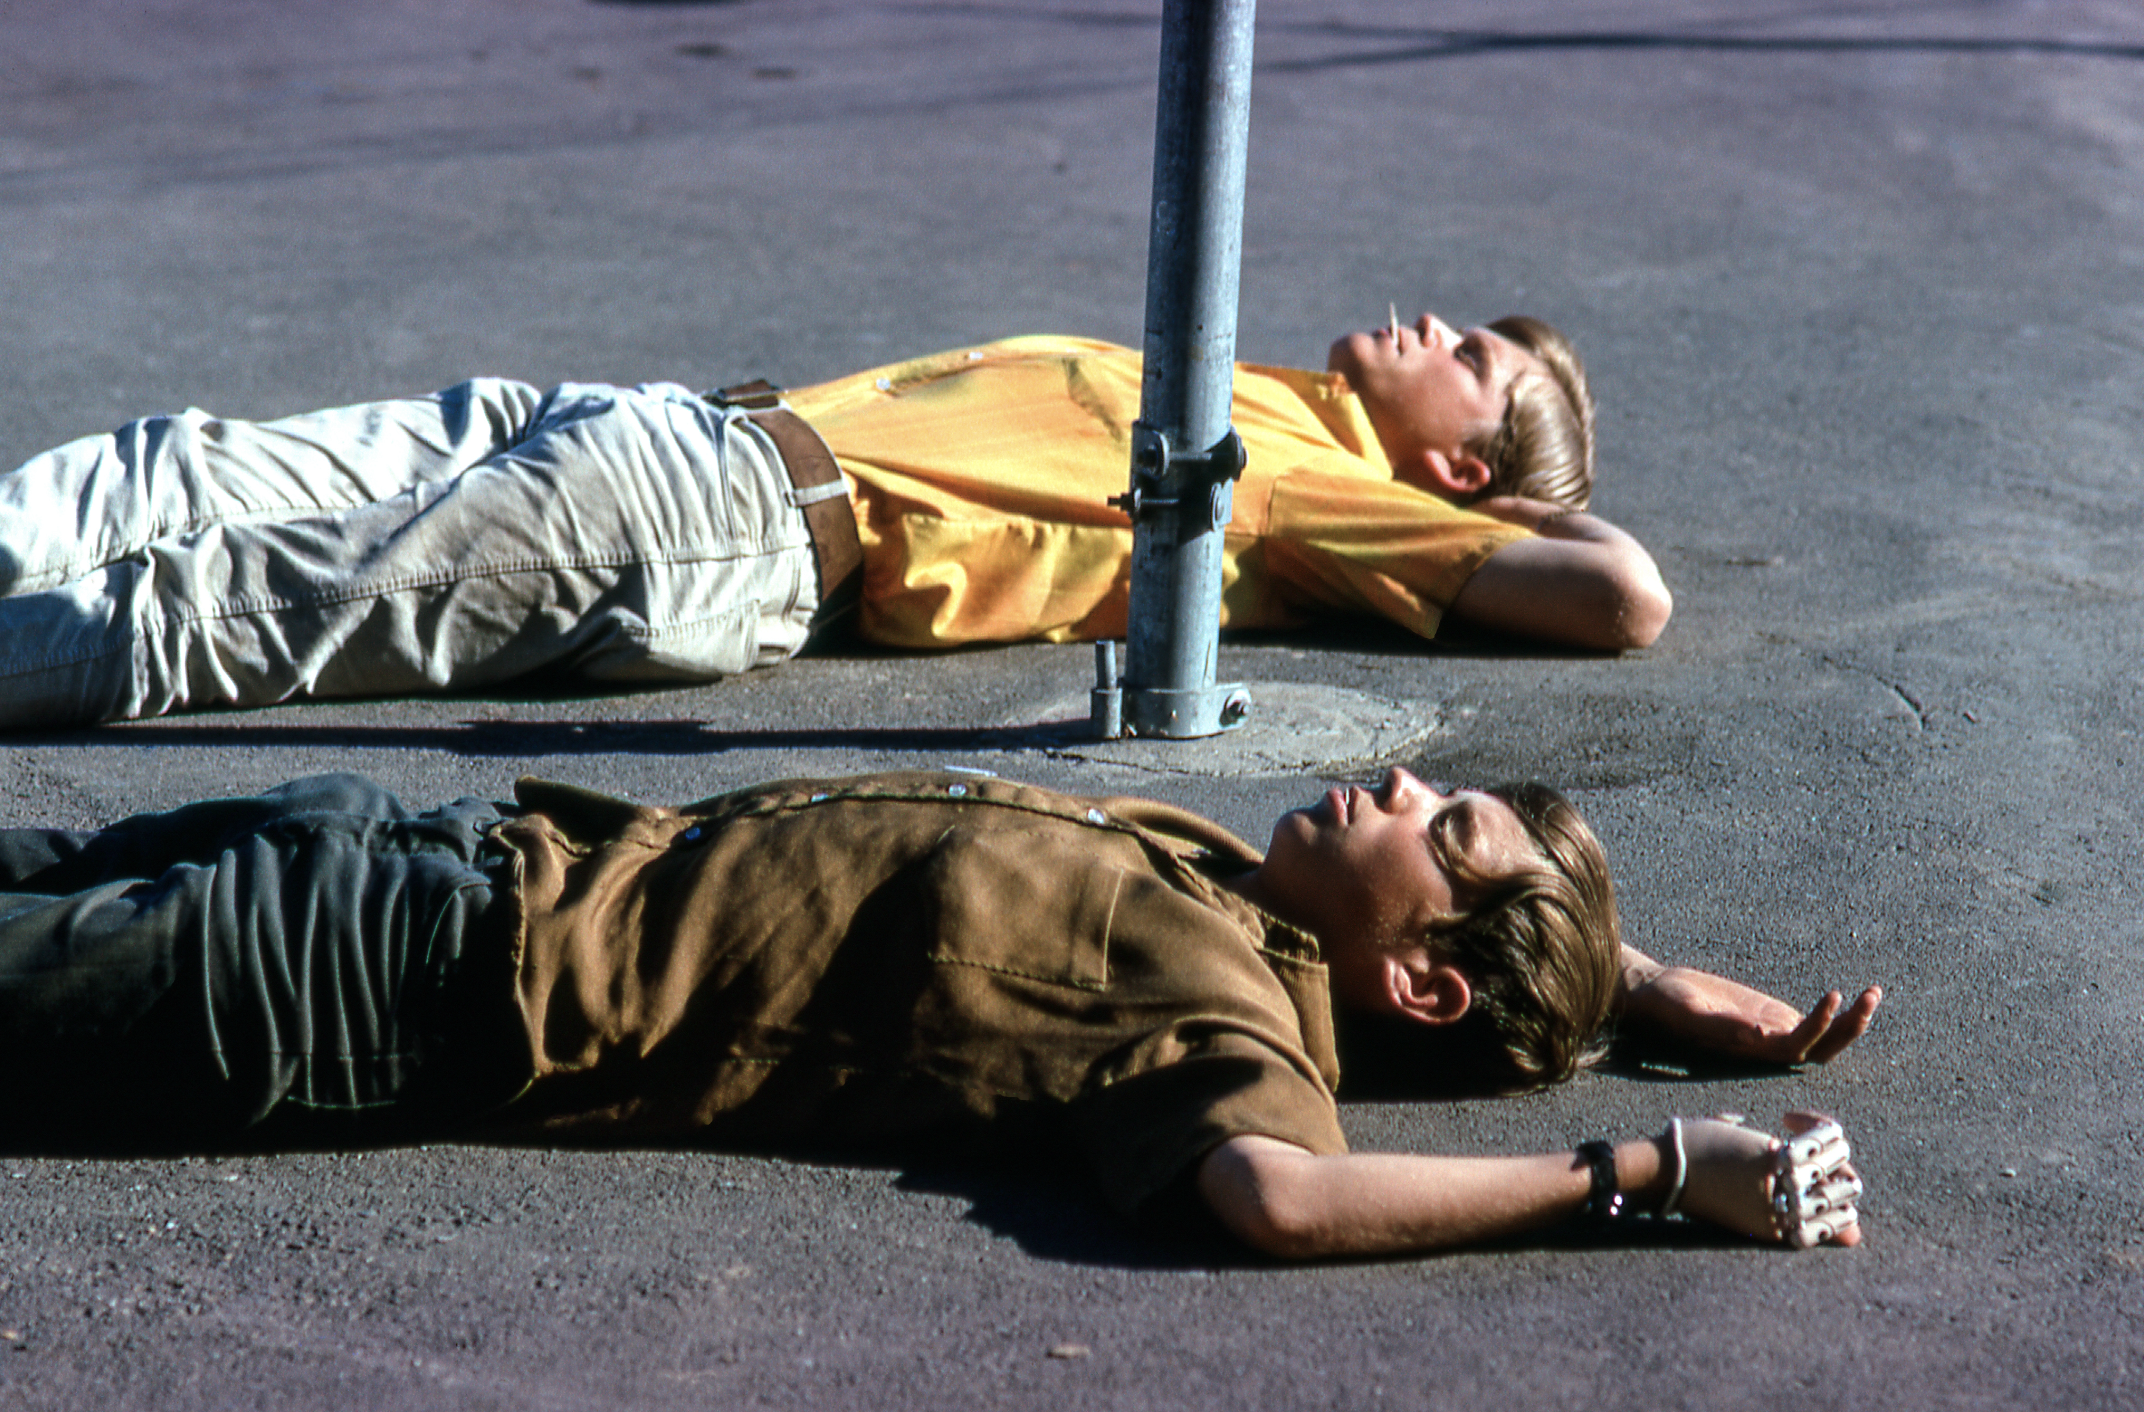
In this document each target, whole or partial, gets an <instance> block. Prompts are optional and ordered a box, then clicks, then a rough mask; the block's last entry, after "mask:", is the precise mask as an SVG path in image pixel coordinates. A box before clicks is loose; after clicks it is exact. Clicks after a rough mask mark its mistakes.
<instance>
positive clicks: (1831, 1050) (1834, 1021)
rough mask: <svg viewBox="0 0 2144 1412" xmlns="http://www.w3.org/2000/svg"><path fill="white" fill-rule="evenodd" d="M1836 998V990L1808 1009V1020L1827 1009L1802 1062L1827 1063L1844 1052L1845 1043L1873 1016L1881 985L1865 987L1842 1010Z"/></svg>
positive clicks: (1862, 1030)
mask: <svg viewBox="0 0 2144 1412" xmlns="http://www.w3.org/2000/svg"><path fill="white" fill-rule="evenodd" d="M1838 1001H1839V993H1838V992H1837V991H1833V992H1831V993H1830V994H1829V995H1827V996H1825V997H1824V999H1823V1000H1822V1001H1820V1002H1819V1003H1818V1005H1817V1008H1816V1009H1815V1010H1813V1011H1811V1012H1810V1016H1809V1018H1810V1019H1812V1020H1813V1019H1815V1018H1816V1017H1817V1016H1818V1015H1821V1014H1825V1012H1826V1011H1829V1012H1830V1014H1829V1015H1828V1016H1827V1017H1826V1019H1825V1022H1824V1029H1823V1031H1822V1032H1821V1034H1820V1035H1819V1036H1818V1037H1817V1038H1816V1039H1815V1040H1814V1042H1813V1043H1812V1044H1811V1045H1810V1047H1809V1050H1808V1052H1807V1054H1806V1056H1805V1058H1804V1060H1803V1062H1805V1063H1810V1064H1825V1063H1829V1062H1830V1061H1831V1060H1832V1059H1833V1058H1835V1057H1836V1056H1837V1055H1838V1054H1840V1053H1841V1052H1842V1051H1844V1050H1845V1048H1846V1047H1847V1046H1848V1045H1850V1044H1852V1043H1853V1042H1854V1041H1855V1040H1857V1039H1859V1038H1861V1036H1862V1035H1863V1034H1865V1033H1867V1032H1868V1027H1869V1021H1870V1020H1872V1019H1874V1018H1875V1017H1876V1007H1877V1006H1878V1005H1881V1004H1882V1003H1883V987H1882V986H1875V985H1872V986H1870V987H1869V988H1868V989H1867V990H1864V991H1862V992H1861V994H1860V995H1859V996H1857V997H1856V998H1855V1000H1854V1003H1853V1004H1852V1005H1850V1006H1848V1007H1847V1008H1846V1009H1845V1010H1844V1011H1843V1012H1842V1011H1840V1009H1839V1007H1838ZM1803 1025H1804V1027H1806V1025H1807V1021H1804V1022H1803ZM1800 1033H1801V1029H1800V1028H1797V1029H1796V1031H1795V1034H1796V1035H1797V1036H1799V1035H1800Z"/></svg>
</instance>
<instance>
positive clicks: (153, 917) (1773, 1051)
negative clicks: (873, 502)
mask: <svg viewBox="0 0 2144 1412" xmlns="http://www.w3.org/2000/svg"><path fill="white" fill-rule="evenodd" d="M516 796H517V803H515V804H513V805H507V806H494V805H488V804H482V803H479V802H477V801H474V800H463V801H461V802H459V803H457V804H453V805H449V806H447V807H445V808H442V809H438V810H434V811H432V812H430V813H425V814H414V813H412V812H410V811H409V810H407V809H405V808H404V807H403V806H402V805H401V804H400V803H398V802H397V801H396V800H395V799H394V798H393V797H392V796H390V795H388V794H386V793H385V792H384V791H382V790H380V789H379V788H378V787H377V786H375V785H372V784H369V783H367V782H366V781H364V780H361V779H358V778H356V777H355V776H349V775H333V776H323V777H319V778H315V779H310V780H303V781H299V782H297V783H295V784H291V785H286V786H283V787H282V788H280V789H276V790H271V791H269V792H267V793H266V794H264V795H262V796H260V797H258V798H251V799H230V800H218V801H211V802H206V803H200V804H195V805H190V806H187V807H185V808H182V809H179V810H176V811H174V812H172V813H168V814H161V815H143V816H140V817H137V818H133V819H129V820H126V821H124V822H122V823H119V824H115V825H113V826H111V827H110V828H108V829H105V830H104V831H102V832H99V833H67V832H56V831H48V830H31V829H16V830H5V831H0V1036H4V1038H5V1042H4V1054H0V1057H4V1059H5V1062H6V1063H7V1065H8V1072H9V1075H10V1082H9V1083H8V1085H7V1087H6V1093H5V1097H4V1098H0V1114H4V1119H0V1120H4V1122H5V1124H6V1126H5V1128H4V1129H0V1130H4V1131H6V1132H7V1133H9V1134H10V1136H11V1140H12V1141H13V1142H14V1144H15V1145H18V1146H20V1145H23V1144H25V1143H30V1144H35V1143H37V1142H39V1141H41V1140H42V1141H59V1140H63V1139H62V1138H60V1137H49V1136H47V1137H41V1136H40V1135H44V1134H55V1133H66V1132H71V1133H72V1134H73V1135H74V1136H75V1137H76V1138H77V1139H80V1138H81V1137H84V1136H86V1137H87V1138H89V1139H92V1140H98V1139H101V1140H103V1141H107V1142H109V1141H113V1140H118V1141H121V1142H144V1143H149V1142H153V1143H158V1144H173V1143H175V1144H178V1145H180V1146H183V1147H193V1148H201V1147H213V1146H216V1145H219V1144H231V1143H244V1144H247V1145H266V1146H271V1147H272V1146H274V1145H276V1144H278V1143H304V1144H315V1143H321V1142H329V1143H335V1142H345V1143H347V1142H364V1141H393V1140H408V1139H411V1138H416V1137H426V1138H436V1137H441V1136H445V1137H463V1138H470V1139H481V1140H494V1141H500V1140H503V1141H516V1142H546V1141H573V1142H603V1143H617V1144H629V1143H646V1142H662V1143H675V1142H690V1143H699V1144H706V1145H709V1146H719V1147H736V1148H750V1149H756V1150H772V1151H777V1152H779V1151H811V1152H820V1153H823V1152H825V1151H827V1150H828V1149H830V1148H831V1149H834V1150H837V1151H838V1150H841V1149H844V1148H848V1149H852V1150H853V1149H856V1148H859V1147H864V1148H869V1149H871V1150H883V1149H884V1147H885V1146H886V1145H887V1144H893V1145H896V1146H899V1145H901V1144H911V1145H913V1144H917V1143H921V1142H926V1141H928V1142H931V1143H933V1144H941V1143H943V1142H945V1141H947V1140H949V1139H951V1138H952V1137H953V1136H955V1135H957V1134H963V1133H965V1134H968V1135H970V1136H978V1135H979V1136H983V1137H985V1138H987V1137H990V1136H992V1135H996V1136H998V1137H999V1138H1000V1139H1002V1140H1006V1141H1012V1140H1014V1139H1013V1138H1012V1137H1010V1136H1008V1134H1021V1135H1024V1136H1025V1137H1027V1138H1034V1137H1036V1136H1037V1135H1038V1134H1042V1133H1047V1134H1048V1135H1049V1138H1050V1140H1051V1141H1054V1142H1063V1143H1067V1144H1069V1145H1070V1146H1071V1148H1073V1149H1074V1150H1076V1151H1077V1152H1078V1153H1079V1154H1080V1155H1081V1158H1082V1159H1083V1161H1084V1163H1085V1166H1086V1169H1087V1170H1088V1172H1089V1174H1090V1175H1091V1176H1092V1178H1093V1180H1094V1181H1095V1183H1096V1184H1097V1186H1098V1187H1099V1189H1100V1190H1101V1192H1102V1193H1103V1194H1105V1195H1106V1196H1107V1197H1108V1198H1109V1199H1110V1200H1111V1201H1113V1202H1114V1203H1115V1204H1117V1205H1118V1206H1120V1207H1122V1208H1124V1209H1126V1210H1138V1209H1140V1208H1143V1207H1146V1206H1148V1205H1149V1204H1150V1203H1152V1202H1155V1201H1157V1200H1160V1199H1164V1198H1173V1199H1184V1198H1191V1199H1200V1198H1202V1199H1203V1200H1204V1202H1205V1203H1206V1204H1207V1205H1208V1206H1209V1207H1210V1208H1211V1210H1212V1211H1213V1212H1214V1213H1215V1215H1216V1216H1218V1218H1219V1219H1220V1221H1221V1222H1222V1223H1223V1224H1224V1225H1225V1226H1226V1227H1227V1228H1228V1229H1229V1230H1231V1231H1233V1232H1234V1233H1236V1234H1237V1235H1238V1236H1240V1237H1241V1238H1242V1239H1243V1240H1245V1241H1246V1242H1248V1243H1249V1244H1251V1245H1252V1246H1255V1247H1257V1248H1259V1249H1261V1250H1265V1251H1269V1252H1272V1253H1274V1254H1279V1255H1285V1256H1323V1255H1339V1254H1357V1253H1369V1252H1379V1251H1406V1250H1419V1249H1428V1248H1432V1247H1437V1246H1445V1245H1452V1244H1456V1243H1461V1242H1468V1241H1478V1240H1483V1239H1487V1238H1490V1237H1494V1236H1498V1235H1504V1234H1508V1233H1512V1232H1517V1231H1524V1230H1528V1229H1531V1228H1535V1227H1539V1226H1544V1225H1547V1224H1550V1223H1553V1222H1556V1221H1559V1220H1562V1219H1564V1218H1567V1217H1570V1216H1573V1215H1575V1214H1577V1213H1579V1212H1580V1211H1582V1210H1586V1209H1588V1208H1589V1207H1590V1208H1591V1209H1593V1210H1595V1211H1597V1212H1606V1211H1608V1210H1609V1209H1610V1208H1611V1207H1612V1205H1613V1204H1614V1202H1615V1200H1616V1198H1618V1197H1619V1196H1620V1197H1621V1198H1624V1199H1625V1200H1627V1202H1628V1203H1629V1204H1630V1206H1631V1207H1632V1208H1634V1209H1637V1210H1645V1211H1651V1210H1658V1209H1662V1208H1664V1207H1666V1208H1672V1207H1674V1206H1676V1205H1677V1204H1678V1202H1679V1206H1680V1209H1681V1210H1682V1211H1683V1212H1684V1213H1686V1214H1688V1215H1690V1216H1693V1217H1697V1218H1701V1219H1704V1220H1708V1221H1713V1222H1717V1223H1719V1224H1721V1225H1724V1226H1727V1227H1729V1228H1731V1229H1734V1230H1737V1231H1741V1232H1744V1233H1746V1234H1751V1235H1754V1236H1757V1237H1759V1238H1764V1239H1772V1240H1784V1241H1786V1242H1788V1243H1790V1244H1808V1243H1812V1242H1814V1241H1817V1240H1825V1239H1828V1240H1833V1241H1836V1242H1838V1243H1840V1244H1853V1243H1854V1242H1856V1241H1857V1240H1858V1239H1859V1231H1858V1227H1857V1224H1856V1213H1855V1206H1854V1197H1855V1195H1856V1194H1857V1193H1858V1190H1859V1186H1858V1183H1857V1182H1856V1181H1855V1180H1854V1178H1853V1174H1852V1171H1851V1169H1850V1168H1847V1167H1845V1166H1844V1165H1843V1164H1844V1161H1845V1155H1846V1154H1845V1150H1844V1144H1843V1141H1831V1142H1822V1141H1812V1142H1811V1143H1808V1144H1803V1146H1804V1147H1812V1148H1820V1149H1821V1150H1819V1151H1816V1152H1815V1153H1813V1154H1812V1153H1810V1152H1806V1151H1802V1150H1796V1151H1795V1152H1793V1153H1792V1154H1791V1156H1792V1158H1793V1161H1794V1163H1795V1164H1797V1165H1798V1166H1799V1167H1800V1168H1801V1169H1802V1170H1800V1171H1799V1172H1798V1173H1796V1174H1795V1175H1793V1176H1792V1177H1791V1178H1787V1179H1781V1178H1779V1177H1778V1176H1776V1175H1775V1164H1776V1163H1777V1162H1778V1161H1779V1159H1778V1158H1777V1157H1776V1155H1775V1150H1776V1149H1777V1148H1778V1146H1779V1144H1778V1143H1777V1142H1776V1140H1774V1139H1772V1138H1770V1137H1768V1136H1766V1135H1764V1134H1762V1133H1759V1132H1754V1131H1750V1130H1747V1129H1743V1128H1739V1127H1732V1126H1729V1125H1727V1124H1725V1123H1718V1122H1690V1121H1685V1120H1677V1122H1676V1123H1675V1124H1673V1125H1671V1126H1670V1128H1669V1130H1668V1131H1667V1132H1665V1133H1663V1134H1661V1135H1660V1136H1659V1137H1657V1138H1651V1139H1640V1140H1636V1141H1630V1142H1624V1143H1621V1144H1618V1145H1616V1146H1614V1147H1613V1148H1610V1147H1608V1146H1607V1145H1606V1144H1599V1145H1589V1148H1588V1149H1585V1150H1582V1151H1581V1154H1580V1156H1579V1157H1577V1158H1575V1159H1574V1157H1573V1155H1572V1154H1570V1153H1550V1154H1546V1155H1540V1156H1521V1157H1464V1158H1458V1157H1436V1156H1417V1155H1379V1154H1358V1153H1350V1152H1349V1151H1348V1150H1347V1143H1346V1140H1345V1139H1344V1138H1343V1136H1342V1135H1341V1130H1340V1126H1339V1122H1338V1114H1337V1107H1336V1099H1335V1088H1336V1085H1337V1084H1338V1082H1339V1079H1340V1075H1339V1072H1338V1068H1339V1066H1338V1060H1337V1058H1336V1055H1335V1046H1334V1019H1335V1016H1334V1006H1335V1005H1336V1004H1337V1005H1339V1006H1342V1007H1346V1008H1349V1009H1352V1010H1357V1011H1362V1012H1367V1013H1369V1014H1372V1015H1381V1016H1385V1017H1390V1018H1391V1019H1393V1020H1395V1021H1397V1022H1400V1023H1401V1024H1402V1025H1406V1024H1419V1025H1422V1026H1427V1027H1438V1028H1444V1027H1452V1026H1468V1025H1471V1026H1473V1027H1475V1028H1476V1029H1477V1030H1478V1032H1479V1035H1480V1038H1481V1040H1482V1042H1483V1043H1484V1044H1485V1045H1487V1046H1488V1047H1489V1048H1490V1049H1492V1050H1493V1051H1495V1053H1496V1054H1498V1055H1499V1056H1500V1058H1501V1061H1502V1062H1503V1063H1504V1065H1506V1066H1507V1068H1508V1072H1509V1074H1510V1076H1511V1078H1512V1079H1513V1080H1514V1081H1515V1082H1516V1083H1518V1084H1520V1085H1538V1084H1545V1083H1553V1082H1556V1081H1558V1080H1561V1079H1564V1078H1567V1077H1569V1076H1570V1075H1571V1074H1572V1073H1574V1072H1575V1071H1576V1070H1578V1069H1579V1068H1581V1067H1582V1066H1584V1065H1585V1064H1586V1063H1588V1062H1589V1061H1590V1059H1591V1058H1592V1057H1593V1056H1594V1054H1595V1053H1596V1052H1597V1048H1596V1047H1597V1044H1598V1041H1599V1038H1600V1036H1601V1033H1602V1030H1603V1027H1604V1026H1605V1025H1607V1024H1609V1023H1610V1022H1611V1021H1614V1020H1616V1019H1617V1018H1618V1017H1620V1019H1621V1022H1622V1023H1624V1024H1626V1025H1643V1026H1650V1027H1653V1028H1654V1029H1656V1030H1658V1031H1660V1032H1661V1033H1663V1034H1665V1035H1666V1036H1668V1037H1671V1038H1673V1039H1677V1040H1680V1041H1682V1042H1684V1043H1686V1044H1690V1045H1694V1046H1698V1047H1702V1048H1708V1049H1711V1050H1715V1051H1719V1052H1723V1053H1726V1054H1730V1055H1736V1056H1741V1057H1745V1058H1752V1059H1758V1060H1768V1061H1774V1062H1778V1063H1782V1064H1792V1063H1801V1062H1805V1061H1822V1060H1826V1059H1829V1058H1831V1057H1832V1056H1833V1055H1835V1054H1837V1053H1838V1052H1839V1051H1840V1050H1842V1049H1844V1048H1845V1047H1846V1046H1847V1045H1848V1044H1850V1043H1852V1042H1853V1040H1854V1039H1855V1038H1857V1037H1858V1036H1859V1035H1860V1034H1861V1033H1862V1032H1863V1031H1864V1030H1865V1029H1866V1028H1867V1026H1868V1023H1869V1019H1870V1017H1871V1015H1873V1013H1874V1012H1875V1009H1876V1006H1877V1003H1878V1001H1879V1000H1880V998H1881V996H1880V994H1879V992H1877V991H1876V990H1874V989H1870V990H1869V991H1867V992H1865V993H1864V994H1863V995H1862V996H1861V997H1860V998H1859V999H1858V1000H1856V1001H1855V1002H1854V1003H1853V1004H1852V1005H1851V1006H1844V1007H1842V1005H1841V1001H1840V997H1839V995H1838V994H1837V993H1836V992H1834V993H1832V994H1830V995H1827V996H1826V997H1825V998H1824V999H1823V1000H1822V1001H1821V1002H1820V1003H1819V1004H1818V1005H1817V1006H1816V1008H1815V1009H1814V1010H1812V1011H1810V1012H1809V1013H1808V1014H1807V1015H1806V1016H1804V1015H1800V1014H1798V1013H1797V1012H1796V1011H1795V1010H1794V1009H1793V1008H1792V1007H1790V1006H1788V1005H1785V1004H1783V1003H1782V1002H1780V1001H1777V1000H1774V999H1772V998H1770V997H1768V996H1765V995H1762V994H1760V993H1758V992H1756V991H1753V990H1750V989H1749V988H1747V987H1745V986H1741V985H1738V984H1736V983H1734V982H1732V981H1728V980H1725V979H1723V978H1721V977H1717V976H1712V975H1709V974H1706V973H1704V972H1701V971H1694V970H1689V969H1686V968H1680V967H1662V966H1659V965H1656V964H1655V963H1653V962H1651V961H1650V960H1648V959H1646V958H1645V957H1643V956H1640V955H1638V954H1636V953H1635V952H1632V951H1630V950H1628V949H1627V948H1624V947H1622V946H1621V944H1620V941H1619V938H1618V929H1617V921H1616V912H1615V900H1614V895H1613V889H1612V886H1611V884H1610V881H1609V875H1608V870H1607V865H1606V861H1605V859H1604V858H1603V856H1602V853H1601V850H1600V847H1599V845H1598V843H1596V842H1595V840H1594V838H1593V835H1592V834H1591V832H1590V831H1589V830H1588V829H1587V828H1586V825H1585V823H1584V821H1583V820H1582V819H1580V818H1579V816H1578V814H1577V812H1576V811H1575V810H1574V809H1573V808H1571V806H1570V805H1569V804H1568V803H1566V802H1565V801H1564V800H1563V799H1562V798H1561V796H1559V795H1557V794H1556V793H1555V792H1554V791H1552V790H1549V789H1546V788H1543V787H1541V786H1537V785H1527V786H1519V787H1515V788H1509V789H1501V790H1496V791H1491V792H1487V793H1479V792H1472V791H1465V792H1455V793H1451V794H1439V793H1437V792H1435V791H1433V790H1431V789H1429V788H1428V787H1426V786H1424V785H1423V784H1422V783H1421V782H1420V781H1419V780H1417V779H1415V778H1414V777H1413V776H1411V775H1409V774H1407V773H1405V772H1404V771H1400V770H1394V771H1392V772H1390V773H1389V774H1388V775H1387V776H1386V777H1385V778H1384V780H1383V782H1382V783H1381V784H1380V785H1379V786H1378V787H1377V788H1375V789H1374V790H1373V789H1366V788H1361V787H1351V788H1346V789H1335V790H1332V791H1330V792H1329V793H1327V794H1326V795H1325V797H1324V798H1323V799H1321V800H1319V801H1318V802H1317V803H1316V804H1314V805H1312V806H1311V807H1309V808H1307V809H1300V810H1296V811H1294V812H1292V813H1289V814H1287V815H1285V816H1283V817H1282V818H1281V819H1280V821H1279V822H1278V823H1277V824H1276V825H1275V826H1274V830H1273V836H1272V842H1271V846H1270V848H1269V850H1268V851H1267V852H1266V853H1265V854H1264V855H1263V856H1261V855H1260V854H1259V853H1257V852H1256V851H1254V850H1253V849H1251V848H1250V847H1249V846H1248V845H1246V844H1244V843H1243V842H1241V841H1240V840H1238V839H1236V838H1234V837H1232V836H1231V835H1229V834H1228V833H1226V832H1225V831H1223V830H1222V829H1220V828H1218V827H1217V826H1215V825H1213V824H1211V823H1209V822H1208V821H1206V820H1204V819H1202V818H1199V817H1197V816H1195V815H1192V814H1188V813H1186V812H1184V811H1182V810H1179V809H1175V808H1171V807H1169V806H1167V805H1163V804H1157V803H1153V802H1150V801H1146V800H1139V799H1084V798H1076V797H1069V796H1065V795H1061V794H1056V793H1053V792H1050V791H1047V790H1042V789H1036V788H1031V787H1028V786H1023V785H1018V784H1013V783H1010V782H1007V781H1001V780H998V779H995V778H984V777H981V776H978V775H969V774H936V773H909V774H894V775H881V776H868V777H861V778H855V779H836V780H818V781H790V782H785V783H778V784H771V785H765V786H761V787H757V788H752V789H746V790H741V791H738V792H736V793H732V794H727V795H723V796H720V797H718V798H715V799H712V800H708V801H706V802H704V803H701V804H696V805H692V806H689V807H687V808H684V809H676V810H672V809H658V808H649V807H643V806H641V805H637V804H631V803H627V802H624V801H621V800H616V799H611V798H608V797H605V796H602V795H598V794H594V793H591V792H588V791H585V790H581V789H577V788H573V787H569V786H563V785H556V784H546V783H543V782H540V781H533V780H527V781H523V782H522V783H521V784H520V785H519V786H518V787H517V789H516ZM1796 1121H1797V1124H1799V1122H1801V1121H1802V1120H1796ZM1812 1121H1813V1120H1812ZM1038 1125H1039V1126H1038ZM1783 1180H1784V1185H1782V1181H1783ZM1782 1193H1784V1194H1785V1196H1786V1202H1785V1204H1784V1206H1782V1205H1780V1204H1779V1203H1778V1202H1777V1200H1776V1198H1778V1197H1779V1196H1780V1195H1781V1194H1782Z"/></svg>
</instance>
